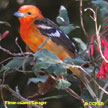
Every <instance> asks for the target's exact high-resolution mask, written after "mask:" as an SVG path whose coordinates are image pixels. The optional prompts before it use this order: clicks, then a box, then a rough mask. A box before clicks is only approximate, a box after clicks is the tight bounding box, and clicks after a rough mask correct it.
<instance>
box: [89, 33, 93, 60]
mask: <svg viewBox="0 0 108 108" xmlns="http://www.w3.org/2000/svg"><path fill="white" fill-rule="evenodd" d="M93 41H94V35H93V36H92V37H91V45H90V50H89V58H90V59H91V56H93V53H94V48H93V47H94V46H93Z"/></svg>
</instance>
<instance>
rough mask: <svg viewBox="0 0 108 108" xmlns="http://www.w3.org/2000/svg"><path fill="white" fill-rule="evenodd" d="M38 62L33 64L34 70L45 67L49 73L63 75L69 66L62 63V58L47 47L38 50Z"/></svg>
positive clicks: (36, 55)
mask: <svg viewBox="0 0 108 108" xmlns="http://www.w3.org/2000/svg"><path fill="white" fill-rule="evenodd" d="M34 56H35V57H36V64H35V65H34V66H33V68H32V69H33V71H36V70H39V69H45V71H47V72H48V73H53V74H55V75H61V74H64V73H66V72H67V68H68V66H66V65H64V64H62V63H61V60H60V59H59V58H58V57H57V56H56V55H55V54H54V53H52V52H50V51H48V50H47V49H42V50H40V51H38V52H37V53H36V54H35V55H34Z"/></svg>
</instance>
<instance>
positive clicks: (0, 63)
mask: <svg viewBox="0 0 108 108" xmlns="http://www.w3.org/2000/svg"><path fill="white" fill-rule="evenodd" d="M10 59H13V57H9V58H6V59H5V60H3V61H1V62H0V65H2V64H3V63H4V62H6V61H8V60H10Z"/></svg>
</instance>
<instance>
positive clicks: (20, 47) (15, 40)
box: [15, 37, 24, 54]
mask: <svg viewBox="0 0 108 108" xmlns="http://www.w3.org/2000/svg"><path fill="white" fill-rule="evenodd" d="M17 41H18V37H16V39H15V43H16V45H17V46H18V48H19V50H20V52H21V53H22V54H23V53H24V52H23V50H22V49H21V47H20V45H19V44H18V42H17Z"/></svg>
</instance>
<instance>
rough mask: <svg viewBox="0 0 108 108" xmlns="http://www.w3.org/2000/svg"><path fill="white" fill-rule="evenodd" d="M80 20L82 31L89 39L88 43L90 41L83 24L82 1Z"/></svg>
mask: <svg viewBox="0 0 108 108" xmlns="http://www.w3.org/2000/svg"><path fill="white" fill-rule="evenodd" d="M80 20H81V27H82V30H83V32H84V34H85V36H86V38H87V41H88V37H89V36H88V34H87V32H86V30H85V27H84V22H83V15H82V0H80Z"/></svg>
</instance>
